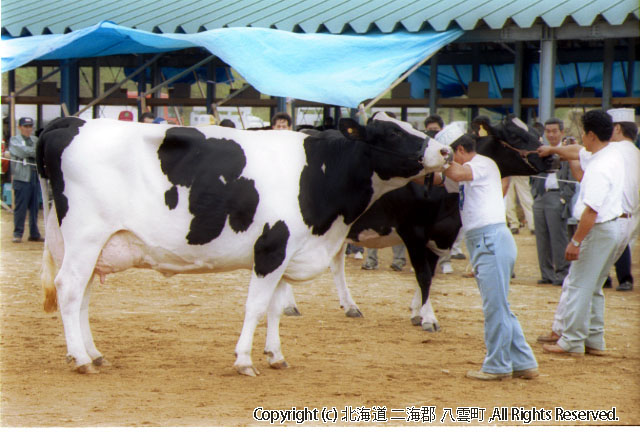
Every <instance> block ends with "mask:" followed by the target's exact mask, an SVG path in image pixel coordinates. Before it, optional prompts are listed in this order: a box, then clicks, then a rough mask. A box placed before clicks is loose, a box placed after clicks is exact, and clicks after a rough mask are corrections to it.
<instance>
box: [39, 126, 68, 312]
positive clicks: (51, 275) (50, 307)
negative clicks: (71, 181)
mask: <svg viewBox="0 0 640 434" xmlns="http://www.w3.org/2000/svg"><path fill="white" fill-rule="evenodd" d="M61 119H63V118H58V119H54V120H53V121H51V122H50V123H49V125H48V126H47V127H46V128H45V129H44V131H43V132H42V133H41V134H40V137H39V139H38V143H37V144H36V166H37V168H38V178H39V180H40V190H41V192H42V209H43V214H44V225H45V243H44V251H43V253H42V268H41V269H40V282H41V283H42V289H43V291H44V311H45V312H55V311H56V310H57V309H58V293H57V290H56V286H55V284H54V280H55V277H56V273H57V268H56V264H55V262H54V259H53V255H52V254H51V250H50V248H51V247H50V246H49V244H50V242H51V238H52V237H51V233H50V232H51V231H52V230H55V229H57V228H52V227H51V224H52V222H54V221H55V224H57V220H55V219H52V220H51V222H50V221H49V214H50V213H51V211H53V212H55V210H54V209H53V205H52V204H51V201H50V197H49V185H50V183H49V173H48V170H47V166H46V162H45V152H46V148H47V146H48V145H50V143H49V142H51V141H52V140H53V138H51V131H53V130H56V129H59V128H64V127H65V126H66V123H65V122H64V121H61Z"/></svg>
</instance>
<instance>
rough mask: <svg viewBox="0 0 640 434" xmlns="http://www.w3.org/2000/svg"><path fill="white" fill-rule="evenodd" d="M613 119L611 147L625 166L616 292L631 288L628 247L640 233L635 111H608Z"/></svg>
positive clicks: (639, 163)
mask: <svg viewBox="0 0 640 434" xmlns="http://www.w3.org/2000/svg"><path fill="white" fill-rule="evenodd" d="M607 113H609V114H610V115H611V118H612V120H613V135H612V136H611V145H612V146H614V147H615V149H616V150H618V152H620V154H621V155H622V156H623V159H624V164H625V173H626V176H625V178H624V190H623V195H622V210H623V216H622V224H623V225H624V226H626V227H625V233H626V236H625V239H624V240H623V242H622V244H621V245H620V246H619V248H618V252H617V253H616V257H619V259H618V260H617V261H616V263H615V267H616V275H617V277H618V283H619V286H618V287H617V288H616V290H618V291H631V290H632V289H633V276H632V275H631V249H630V247H631V245H632V244H633V241H635V240H636V239H637V238H638V233H639V231H640V150H639V149H638V148H637V147H636V146H635V145H634V141H635V139H636V136H637V135H638V126H637V125H636V123H635V110H634V109H631V108H618V109H611V110H608V111H607Z"/></svg>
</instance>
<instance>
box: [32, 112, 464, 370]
mask: <svg viewBox="0 0 640 434" xmlns="http://www.w3.org/2000/svg"><path fill="white" fill-rule="evenodd" d="M451 157H452V155H451V152H450V149H449V148H448V147H445V146H442V145H440V144H439V143H438V142H436V141H435V140H432V139H428V138H426V136H425V135H424V134H423V133H421V132H419V131H417V130H415V129H413V128H411V126H410V125H409V124H407V123H404V122H399V121H396V120H395V119H391V118H389V117H388V116H386V115H384V114H378V115H377V116H375V117H374V119H373V121H372V122H370V123H369V124H368V125H367V126H366V127H362V126H359V125H358V124H357V123H355V122H354V121H352V120H350V119H346V120H343V121H342V123H341V129H340V131H326V132H323V133H320V134H318V135H315V136H308V135H305V134H303V133H298V132H292V131H242V130H233V129H229V128H223V127H217V126H210V127H199V128H187V127H174V126H171V125H155V124H140V123H126V122H118V121H114V120H106V119H99V120H90V121H84V120H81V119H78V118H62V119H58V120H55V121H53V122H52V123H51V124H50V125H49V126H47V128H46V129H45V130H44V132H43V133H42V134H41V136H40V140H39V142H38V145H37V158H36V159H37V163H38V171H39V174H40V175H41V177H42V178H43V179H45V178H48V179H49V181H50V183H51V188H52V191H53V200H54V207H53V208H52V212H49V213H48V216H47V220H46V242H45V249H44V254H43V271H42V275H41V278H42V284H43V288H44V291H45V310H46V311H52V310H55V309H56V307H57V305H58V304H59V306H60V313H61V317H62V322H63V325H64V331H65V337H66V342H67V350H68V359H69V360H70V361H75V367H76V370H77V371H78V372H81V373H85V372H95V371H96V368H95V367H94V366H99V365H101V364H102V362H103V357H102V354H101V353H100V352H99V351H98V349H97V348H96V346H95V345H94V342H93V338H92V335H91V330H90V326H89V312H88V306H89V296H90V289H89V284H90V283H91V281H92V279H93V276H94V275H98V276H99V277H100V278H101V279H103V278H104V276H105V275H107V274H109V273H115V272H118V271H122V270H126V269H128V268H132V267H136V268H152V269H155V270H157V271H159V272H161V273H163V274H165V275H172V274H175V273H208V272H216V271H226V270H234V269H240V268H245V269H250V270H251V271H252V274H251V281H250V284H249V291H248V295H247V302H246V312H245V320H244V324H243V327H242V332H241V334H240V338H239V340H238V342H237V345H236V361H235V364H234V366H235V367H236V369H237V370H238V372H240V373H241V374H245V375H251V376H253V375H256V374H258V370H257V369H256V368H255V367H254V366H253V362H252V360H251V347H252V343H253V335H254V332H255V329H256V326H257V324H258V321H259V320H260V318H262V317H263V316H264V315H265V313H266V314H267V337H266V344H265V354H267V359H268V362H269V364H270V366H271V367H273V368H282V367H286V366H287V364H286V362H285V359H284V356H283V354H282V351H281V345H280V337H279V322H280V316H281V314H282V310H283V307H284V302H283V301H282V294H283V293H284V289H285V288H286V287H287V286H288V285H287V283H286V282H295V281H303V280H307V279H311V278H312V277H314V276H315V275H317V274H319V273H321V272H323V271H324V270H325V269H326V268H327V266H328V264H329V263H330V262H331V261H332V260H333V258H335V257H336V256H337V255H342V244H343V242H344V239H345V237H346V235H347V233H348V231H349V228H350V226H351V225H352V224H353V222H354V221H355V220H356V219H357V218H358V217H359V216H360V215H361V214H362V213H363V212H365V211H366V209H367V208H368V207H369V206H370V205H371V204H372V203H373V202H374V201H375V200H377V199H378V198H379V197H380V196H381V195H383V194H384V193H386V192H388V191H390V190H393V189H396V188H399V187H401V186H402V185H404V184H406V183H407V182H409V180H411V179H413V178H416V177H421V176H424V175H425V174H426V173H428V172H433V171H435V170H440V169H442V167H443V165H445V164H446V163H447V162H448V161H450V159H451ZM43 190H44V191H46V189H44V188H43ZM56 297H57V298H56Z"/></svg>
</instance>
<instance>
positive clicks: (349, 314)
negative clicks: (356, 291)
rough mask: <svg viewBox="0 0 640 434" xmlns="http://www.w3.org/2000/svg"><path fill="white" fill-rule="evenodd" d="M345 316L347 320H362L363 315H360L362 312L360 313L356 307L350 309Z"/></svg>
mask: <svg viewBox="0 0 640 434" xmlns="http://www.w3.org/2000/svg"><path fill="white" fill-rule="evenodd" d="M345 315H347V317H349V318H362V317H363V316H364V315H362V312H360V309H358V308H357V307H352V308H350V309H349V310H348V311H347V312H346V313H345Z"/></svg>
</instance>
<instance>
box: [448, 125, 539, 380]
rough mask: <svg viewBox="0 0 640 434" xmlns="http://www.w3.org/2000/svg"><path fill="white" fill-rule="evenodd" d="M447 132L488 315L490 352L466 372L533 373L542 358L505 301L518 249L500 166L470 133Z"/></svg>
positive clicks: (494, 376) (486, 376)
mask: <svg viewBox="0 0 640 434" xmlns="http://www.w3.org/2000/svg"><path fill="white" fill-rule="evenodd" d="M447 128H449V127H447ZM445 131H447V129H445ZM445 131H443V133H444V132H445ZM447 137H448V140H446V142H443V143H444V144H447V145H450V146H451V148H452V149H453V152H454V159H453V162H452V163H451V166H450V167H449V168H448V169H447V170H445V172H444V174H445V175H446V176H447V177H449V178H451V179H452V180H453V181H456V182H458V183H459V185H460V187H459V188H460V216H461V218H462V225H463V226H464V228H465V237H466V241H467V249H468V251H469V255H470V257H471V264H472V265H473V270H474V274H475V278H476V282H477V284H478V288H479V289H480V296H481V298H482V311H483V313H484V318H485V321H484V324H485V325H484V341H485V346H486V349H487V352H486V356H485V358H484V362H483V364H482V369H481V370H479V371H469V372H467V377H468V378H472V379H476V380H483V381H493V380H502V379H503V378H507V377H515V378H523V379H532V378H535V377H537V376H538V375H539V374H538V369H537V368H538V363H537V362H536V359H535V356H534V355H533V351H531V348H530V347H529V344H528V343H527V341H526V339H525V336H524V333H523V331H522V328H521V326H520V323H519V322H518V319H517V318H516V316H515V315H514V314H513V313H512V312H511V309H510V308H509V302H508V300H507V296H508V293H509V279H510V278H511V274H512V272H513V268H514V265H515V261H516V255H517V251H516V243H515V241H514V239H513V235H512V234H511V232H510V231H509V229H508V228H507V226H506V224H505V205H504V199H503V184H502V181H501V179H500V171H499V170H498V166H497V165H496V163H495V162H494V161H493V160H491V159H490V158H488V157H485V156H483V155H479V154H477V153H476V151H475V139H474V138H473V137H472V136H471V135H468V134H463V131H462V130H459V132H458V133H457V134H447ZM456 137H457V138H456Z"/></svg>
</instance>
